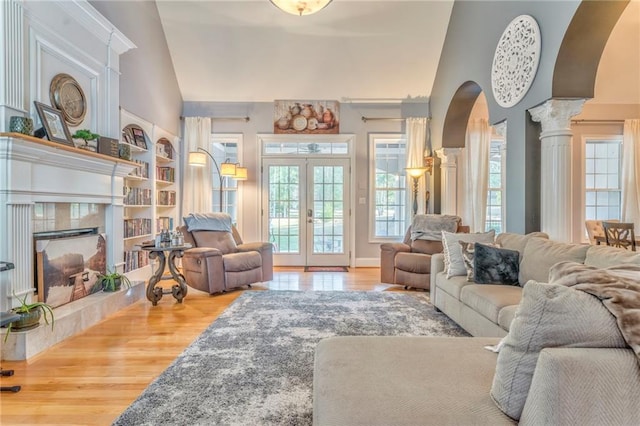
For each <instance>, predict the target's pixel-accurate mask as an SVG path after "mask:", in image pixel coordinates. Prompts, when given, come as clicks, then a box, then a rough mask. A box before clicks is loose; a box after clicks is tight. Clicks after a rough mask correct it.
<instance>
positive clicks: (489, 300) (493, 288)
mask: <svg viewBox="0 0 640 426" xmlns="http://www.w3.org/2000/svg"><path fill="white" fill-rule="evenodd" d="M521 297H522V288H520V287H518V286H504V285H500V284H472V285H469V286H466V287H464V288H462V289H461V291H460V301H461V302H462V303H464V304H465V305H467V306H468V307H470V308H471V309H473V310H474V311H476V312H478V313H479V314H481V315H482V316H483V317H485V318H487V319H488V320H490V321H493V322H494V323H496V324H498V313H499V312H500V310H501V309H502V308H504V307H505V306H510V305H517V304H518V302H520V298H521Z"/></svg>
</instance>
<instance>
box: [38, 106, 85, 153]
mask: <svg viewBox="0 0 640 426" xmlns="http://www.w3.org/2000/svg"><path fill="white" fill-rule="evenodd" d="M33 104H34V105H35V107H36V111H37V112H38V117H40V122H41V123H42V128H43V129H44V135H45V136H46V137H47V138H48V139H49V140H50V141H51V142H57V143H60V144H63V145H67V146H75V145H74V143H73V138H72V137H71V132H69V128H68V127H67V123H66V122H65V120H64V116H63V115H62V111H60V110H58V109H55V108H53V107H50V106H48V105H45V104H43V103H42V102H38V101H33Z"/></svg>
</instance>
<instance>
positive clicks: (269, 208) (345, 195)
mask: <svg viewBox="0 0 640 426" xmlns="http://www.w3.org/2000/svg"><path fill="white" fill-rule="evenodd" d="M262 170H263V176H262V182H263V185H264V190H263V191H262V194H263V197H264V198H263V200H262V205H263V206H265V207H266V208H265V210H264V213H263V220H264V223H263V226H264V228H263V229H265V231H266V232H268V238H269V241H270V242H272V243H273V244H274V256H273V257H274V263H275V264H276V265H287V266H348V265H349V241H348V238H349V229H348V228H349V212H350V211H351V209H350V205H349V200H350V194H349V173H350V171H349V159H348V158H304V157H291V158H264V161H263V168H262Z"/></svg>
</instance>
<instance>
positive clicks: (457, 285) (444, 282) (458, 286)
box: [436, 272, 475, 300]
mask: <svg viewBox="0 0 640 426" xmlns="http://www.w3.org/2000/svg"><path fill="white" fill-rule="evenodd" d="M468 285H475V284H474V283H473V282H471V281H467V277H466V276H457V277H451V278H447V275H446V274H445V273H444V272H439V273H438V275H437V276H436V287H438V288H439V289H442V290H443V291H444V292H445V293H447V294H448V295H449V296H452V297H455V298H456V300H460V291H461V290H462V289H463V288H464V287H466V286H468Z"/></svg>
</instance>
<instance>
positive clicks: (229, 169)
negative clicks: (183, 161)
mask: <svg viewBox="0 0 640 426" xmlns="http://www.w3.org/2000/svg"><path fill="white" fill-rule="evenodd" d="M200 151H202V152H200ZM207 155H208V156H209V158H211V161H212V162H213V165H214V166H216V170H217V171H218V176H220V188H219V190H220V195H219V196H220V211H221V212H222V211H224V209H223V206H222V187H223V185H224V178H225V177H227V176H230V177H235V176H236V169H238V168H240V169H244V167H239V166H238V165H237V164H236V163H229V162H227V161H226V160H225V162H224V163H222V164H221V165H220V167H218V162H217V161H216V159H215V158H213V155H211V153H210V152H209V151H207V150H206V149H204V148H198V150H197V151H190V152H189V165H190V166H194V167H204V166H206V165H207ZM244 170H245V172H244V178H245V179H246V169H244Z"/></svg>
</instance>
